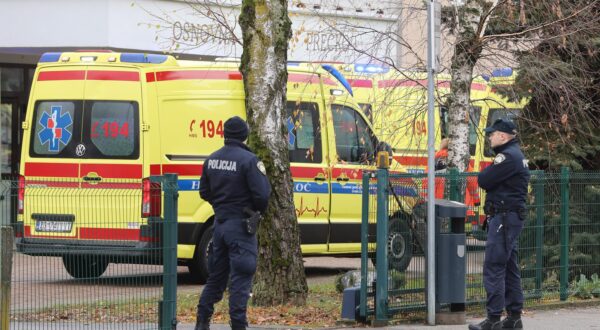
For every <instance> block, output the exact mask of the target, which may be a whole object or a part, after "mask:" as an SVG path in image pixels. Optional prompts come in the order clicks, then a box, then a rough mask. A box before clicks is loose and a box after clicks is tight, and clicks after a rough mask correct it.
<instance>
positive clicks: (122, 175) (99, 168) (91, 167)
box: [81, 164, 142, 179]
mask: <svg viewBox="0 0 600 330" xmlns="http://www.w3.org/2000/svg"><path fill="white" fill-rule="evenodd" d="M90 172H96V173H97V174H98V176H100V177H102V178H116V179H140V178H141V177H142V165H138V164H81V175H86V174H87V173H90Z"/></svg>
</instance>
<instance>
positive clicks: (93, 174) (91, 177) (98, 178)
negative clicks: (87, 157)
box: [82, 172, 102, 183]
mask: <svg viewBox="0 0 600 330" xmlns="http://www.w3.org/2000/svg"><path fill="white" fill-rule="evenodd" d="M82 179H83V181H88V182H90V183H95V182H99V181H102V177H101V176H99V175H98V173H96V172H90V173H88V174H87V175H86V176H84V177H83V178H82Z"/></svg>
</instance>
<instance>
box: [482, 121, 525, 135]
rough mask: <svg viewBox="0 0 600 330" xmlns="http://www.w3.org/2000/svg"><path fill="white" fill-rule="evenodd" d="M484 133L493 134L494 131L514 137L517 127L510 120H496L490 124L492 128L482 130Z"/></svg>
mask: <svg viewBox="0 0 600 330" xmlns="http://www.w3.org/2000/svg"><path fill="white" fill-rule="evenodd" d="M484 131H485V132H486V133H488V134H489V133H492V132H495V131H499V132H504V133H508V134H513V135H516V134H517V127H516V126H515V124H514V123H513V122H512V121H510V120H506V119H496V121H495V122H494V123H493V124H492V126H490V127H487V128H486V129H484Z"/></svg>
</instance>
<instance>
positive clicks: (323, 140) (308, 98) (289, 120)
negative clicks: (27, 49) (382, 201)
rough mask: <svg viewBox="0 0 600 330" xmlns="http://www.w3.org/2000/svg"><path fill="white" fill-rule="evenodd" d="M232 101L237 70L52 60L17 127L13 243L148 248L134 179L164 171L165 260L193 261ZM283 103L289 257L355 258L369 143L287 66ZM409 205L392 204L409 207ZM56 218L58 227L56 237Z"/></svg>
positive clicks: (39, 73)
mask: <svg viewBox="0 0 600 330" xmlns="http://www.w3.org/2000/svg"><path fill="white" fill-rule="evenodd" d="M138 55H139V56H138ZM132 58H133V60H132ZM90 59H91V60H90ZM244 96H245V95H244V89H243V82H242V77H241V74H240V73H239V71H238V64H237V63H208V62H191V61H177V60H175V59H173V58H172V57H170V56H164V57H161V56H158V55H157V56H156V57H150V56H149V55H143V54H133V55H131V54H120V53H63V54H60V56H57V57H56V60H54V61H49V62H48V63H46V62H44V63H40V64H39V66H38V68H37V70H36V74H35V78H34V83H33V86H32V91H31V97H30V102H29V108H28V111H27V117H26V121H25V127H26V129H25V131H24V141H23V145H24V147H23V151H22V164H21V165H22V166H21V173H20V174H21V176H22V177H23V178H24V180H25V194H24V195H25V198H24V213H23V215H22V216H20V217H19V219H20V220H21V221H22V224H23V226H24V228H26V230H25V235H24V237H23V242H22V243H23V244H22V245H21V246H24V247H27V246H28V245H27V244H34V243H35V244H41V245H42V246H51V245H52V244H54V243H53V242H55V243H56V244H63V245H65V244H66V245H69V244H72V245H73V246H75V245H77V244H87V246H91V247H95V248H97V250H100V251H102V244H105V243H106V242H110V243H111V244H113V245H115V246H137V247H145V246H152V244H157V243H158V242H159V241H160V239H159V238H158V237H156V236H150V237H146V236H144V235H146V234H145V233H146V232H148V230H146V229H148V228H150V229H151V228H152V225H153V224H154V223H153V221H156V219H158V220H160V214H158V215H155V216H154V217H155V218H156V219H155V218H152V216H150V217H147V216H143V215H142V210H144V209H145V204H144V203H143V199H144V196H145V195H144V192H143V189H142V188H143V187H144V180H145V178H148V177H150V176H156V175H163V174H166V173H176V174H177V175H178V186H179V204H178V212H179V214H178V224H179V241H178V253H177V256H178V258H179V259H180V260H181V261H182V262H186V263H193V262H196V260H197V259H198V258H199V257H198V254H199V253H200V252H203V251H200V252H198V249H197V247H198V246H200V244H201V242H202V239H203V237H204V236H205V235H206V233H208V232H209V230H210V228H211V225H212V221H213V216H214V213H213V210H212V207H211V206H210V205H209V204H208V203H206V202H205V201H203V200H202V199H201V198H200V196H199V194H198V188H199V177H200V176H201V171H202V164H203V162H204V160H205V159H206V157H208V155H210V154H211V153H212V152H214V151H215V150H217V149H218V148H220V147H221V146H223V142H224V139H223V124H224V122H225V121H226V120H227V119H228V118H230V117H231V116H234V115H237V116H240V117H242V118H245V117H246V111H245V104H244ZM287 98H288V103H287V105H286V111H287V112H286V115H285V121H286V122H285V124H286V126H287V128H288V138H289V139H288V150H289V151H290V162H291V172H292V177H293V180H294V182H293V184H294V203H295V208H296V215H297V216H298V221H299V224H300V230H301V240H302V251H303V253H305V254H306V255H315V254H336V255H338V254H346V255H357V254H359V253H360V223H361V212H362V206H361V193H362V189H363V188H362V171H363V170H374V169H375V164H374V158H375V154H376V151H377V150H376V148H377V143H378V139H377V138H376V136H375V134H374V133H373V131H372V128H371V125H370V123H369V120H368V119H367V118H366V117H365V116H364V114H363V113H362V112H361V111H360V110H359V106H358V104H357V103H356V101H355V100H354V99H353V98H352V97H351V96H350V95H349V94H348V93H347V92H346V91H345V89H344V87H343V85H342V84H341V82H340V81H338V80H337V79H336V78H334V77H333V76H332V75H330V74H329V73H327V72H326V71H324V70H323V69H320V68H319V67H318V66H297V67H294V66H290V67H288V85H287ZM66 113H68V114H69V116H70V118H71V121H70V122H69V123H68V125H67V123H66V122H65V121H64V120H62V119H60V118H62V117H61V116H63V115H64V114H66ZM52 116H58V117H57V118H59V119H60V120H59V119H56V118H54V117H52ZM48 118H50V119H48ZM52 118H54V119H52ZM59 131H60V132H65V131H69V132H70V135H69V139H66V138H64V139H63V140H61V139H60V137H57V136H58V135H60V134H62V133H57V132H59ZM57 134H58V135H57ZM63 137H64V135H63ZM49 187H59V188H61V189H57V190H56V191H58V192H57V193H55V192H53V191H52V189H48V188H49ZM62 188H72V189H66V190H65V189H62ZM65 191H68V192H65ZM53 194H55V195H53ZM413 197H414V196H413ZM413 197H406V198H405V197H403V202H404V203H405V205H408V206H409V209H410V206H413V205H414V204H415V201H414V198H413ZM39 214H43V216H41V217H40V216H39ZM153 219H154V220H153ZM61 221H62V222H70V223H71V227H70V228H68V229H69V230H68V231H67V230H66V229H67V228H62V227H60V225H62V222H61ZM57 223H59V224H60V225H58V226H57V225H56V224H57ZM40 224H41V225H40ZM53 226H54V227H53ZM37 229H40V230H39V231H38V230H37ZM149 232H152V231H151V230H150V231H149ZM40 239H45V241H42V240H40ZM53 239H56V240H55V241H54V240H53ZM146 243H148V244H150V245H147V244H146ZM44 244H46V245H44ZM119 244H122V245H119ZM25 253H29V254H33V255H35V254H36V252H35V251H34V250H26V251H25ZM64 253H67V252H65V251H64V250H60V249H57V250H56V251H55V252H54V254H55V255H64ZM108 254H110V253H109V252H107V255H108ZM111 260H112V261H114V262H122V261H120V259H116V258H115V259H114V260H113V259H111Z"/></svg>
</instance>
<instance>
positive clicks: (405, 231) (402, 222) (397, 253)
mask: <svg viewBox="0 0 600 330" xmlns="http://www.w3.org/2000/svg"><path fill="white" fill-rule="evenodd" d="M412 235H413V234H412V231H411V229H410V227H409V226H408V221H407V220H406V219H403V218H392V219H390V222H389V224H388V239H387V248H388V263H389V267H388V269H394V270H397V271H401V272H403V271H405V270H406V268H408V265H409V264H410V260H411V259H412V256H413V244H412V241H413V237H412Z"/></svg>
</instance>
